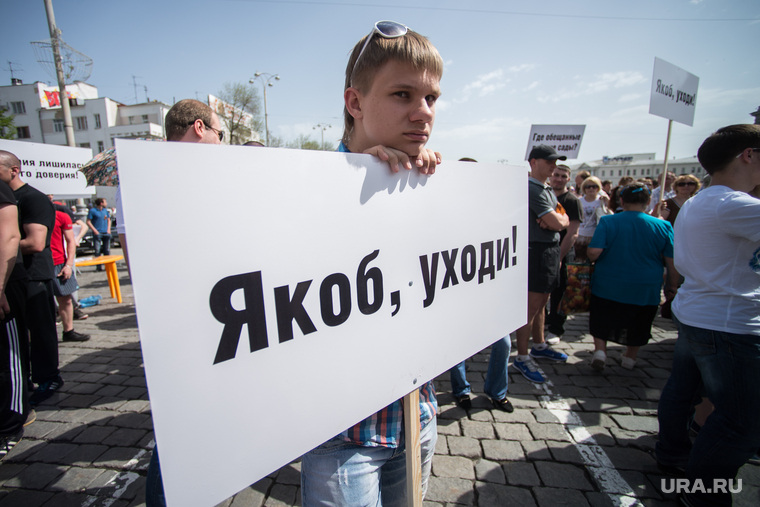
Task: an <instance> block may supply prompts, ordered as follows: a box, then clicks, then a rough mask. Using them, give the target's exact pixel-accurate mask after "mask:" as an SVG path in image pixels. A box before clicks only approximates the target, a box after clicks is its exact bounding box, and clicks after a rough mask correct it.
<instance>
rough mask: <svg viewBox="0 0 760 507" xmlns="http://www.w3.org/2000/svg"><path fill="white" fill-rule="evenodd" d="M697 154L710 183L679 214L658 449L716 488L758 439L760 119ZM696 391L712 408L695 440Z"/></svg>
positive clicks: (666, 461)
mask: <svg viewBox="0 0 760 507" xmlns="http://www.w3.org/2000/svg"><path fill="white" fill-rule="evenodd" d="M697 156H698V158H699V162H700V164H702V167H704V168H705V170H706V171H707V172H708V173H709V174H710V175H711V177H712V183H711V185H710V186H709V187H707V188H706V189H704V190H702V191H701V192H699V193H698V194H697V195H695V196H694V197H692V198H691V199H689V200H688V201H686V202H685V203H684V205H683V207H682V208H681V211H680V212H679V214H678V220H677V221H676V223H675V242H674V261H675V266H676V269H677V270H678V272H679V273H680V274H681V275H683V276H684V277H685V281H684V283H683V285H682V286H681V287H680V288H678V289H677V294H676V295H675V299H674V300H673V304H672V312H673V315H674V319H673V320H674V321H675V323H676V324H677V326H678V340H677V341H676V345H675V350H674V352H673V368H672V370H671V373H670V378H669V379H668V381H667V383H666V385H665V387H664V389H663V390H662V395H661V397H660V402H659V406H658V410H657V416H658V419H659V423H660V434H659V440H658V442H657V445H656V447H655V452H656V457H657V461H658V463H659V464H660V466H661V467H662V468H663V470H665V471H667V472H670V473H674V474H682V475H685V477H686V479H688V480H689V481H690V482H689V484H691V485H692V486H693V485H694V484H695V482H696V481H697V479H699V480H700V481H702V483H703V484H704V485H705V486H706V488H707V490H708V491H710V489H711V488H712V486H713V485H714V484H717V482H715V481H723V484H726V481H728V480H731V479H734V478H735V477H736V474H737V472H738V470H739V468H740V467H741V466H742V465H743V464H744V463H745V462H746V461H747V459H749V458H750V457H752V456H753V455H754V454H755V453H756V452H757V450H758V448H760V199H757V198H756V197H754V196H752V195H749V193H750V192H752V191H753V189H756V188H757V187H758V185H760V125H731V126H728V127H724V128H721V129H719V130H718V131H717V132H715V133H714V134H712V135H711V136H710V137H708V138H707V139H706V140H705V141H704V142H703V143H702V146H701V147H700V148H699V151H698V153H697ZM670 291H671V292H675V289H670ZM671 295H672V294H671ZM699 396H706V397H707V398H709V399H710V401H712V402H713V404H714V405H715V410H714V412H713V413H712V414H710V416H709V417H708V418H707V420H706V422H705V423H704V425H703V426H702V428H701V429H700V430H699V433H698V434H697V438H696V440H694V442H693V443H692V441H691V439H690V437H689V433H688V428H689V420H690V418H691V416H692V414H693V412H694V404H695V403H696V402H697V400H698V399H699ZM703 491H704V489H703ZM682 503H683V504H684V505H690V506H706V505H710V506H714V505H715V506H728V505H731V494H730V492H727V491H726V490H725V489H723V490H720V488H715V489H713V491H712V493H706V492H705V493H700V492H691V493H686V494H684V495H683V498H682Z"/></svg>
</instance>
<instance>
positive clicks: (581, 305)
mask: <svg viewBox="0 0 760 507" xmlns="http://www.w3.org/2000/svg"><path fill="white" fill-rule="evenodd" d="M593 272H594V266H592V265H591V263H590V262H570V263H568V264H567V287H566V288H565V293H564V294H563V295H562V301H560V304H559V311H560V312H561V313H563V314H564V315H570V314H573V313H583V312H587V311H589V306H591V274H592V273H593Z"/></svg>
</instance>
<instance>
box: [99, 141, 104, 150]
mask: <svg viewBox="0 0 760 507" xmlns="http://www.w3.org/2000/svg"><path fill="white" fill-rule="evenodd" d="M104 150H105V146H104V145H103V141H98V153H100V152H101V151H104Z"/></svg>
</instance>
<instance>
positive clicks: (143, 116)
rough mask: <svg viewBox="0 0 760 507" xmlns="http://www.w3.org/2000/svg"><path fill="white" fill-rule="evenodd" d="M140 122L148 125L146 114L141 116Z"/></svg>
mask: <svg viewBox="0 0 760 507" xmlns="http://www.w3.org/2000/svg"><path fill="white" fill-rule="evenodd" d="M142 122H143V123H148V115H147V114H144V115H142Z"/></svg>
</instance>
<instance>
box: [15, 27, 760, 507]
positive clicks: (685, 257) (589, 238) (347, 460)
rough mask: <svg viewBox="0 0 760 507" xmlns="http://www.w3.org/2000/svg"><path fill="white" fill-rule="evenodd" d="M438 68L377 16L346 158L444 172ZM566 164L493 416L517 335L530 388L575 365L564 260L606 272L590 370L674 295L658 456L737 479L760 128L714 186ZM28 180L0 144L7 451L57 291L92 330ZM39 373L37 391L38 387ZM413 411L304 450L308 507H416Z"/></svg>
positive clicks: (418, 40)
mask: <svg viewBox="0 0 760 507" xmlns="http://www.w3.org/2000/svg"><path fill="white" fill-rule="evenodd" d="M442 72H443V61H442V59H441V56H440V55H439V53H438V51H437V50H436V48H435V47H434V46H433V45H432V44H431V43H430V42H429V41H428V39H426V38H425V37H423V36H421V35H419V34H418V33H416V32H414V31H412V30H410V29H408V28H407V27H406V26H404V25H402V24H399V23H395V22H378V23H376V24H375V26H374V27H373V30H372V31H371V32H370V33H369V35H367V36H366V37H363V38H362V39H361V40H359V41H358V42H357V43H356V45H355V46H354V48H353V51H352V52H351V55H350V57H349V61H348V64H347V67H346V73H345V86H344V91H343V94H344V120H345V121H344V135H343V138H342V141H341V143H340V146H339V151H342V152H352V153H365V154H371V155H373V156H375V157H377V158H379V159H380V160H382V161H384V162H386V163H387V164H388V166H389V168H390V170H392V171H394V172H396V171H399V170H403V169H405V170H413V169H416V170H419V171H420V172H421V173H423V174H427V175H432V174H434V173H435V171H436V167H437V166H438V165H439V164H440V163H441V155H440V153H438V152H434V151H432V150H431V149H429V148H427V146H426V145H427V141H428V139H429V137H430V134H431V132H432V127H433V123H434V119H435V103H436V100H437V99H438V97H439V95H440V93H441V91H440V86H439V83H440V79H441V76H442ZM399 76H403V77H404V79H403V81H402V82H400V81H399V79H398V77H399ZM165 126H166V131H167V140H168V141H173V142H192V143H208V144H220V143H221V141H222V139H223V136H224V132H223V131H222V129H221V124H220V121H219V118H218V117H217V115H216V113H215V112H214V111H213V110H212V109H211V108H210V107H209V106H207V105H205V104H203V103H201V102H198V101H196V100H192V99H186V100H181V101H179V102H178V103H176V104H175V105H174V106H173V107H172V108H171V110H170V111H169V112H168V114H167V117H166V121H165ZM470 160H472V159H470ZM564 160H566V157H565V156H564V155H560V154H558V153H557V152H556V150H555V149H554V148H552V147H551V146H547V145H539V146H536V147H534V148H533V149H532V151H531V152H530V154H529V157H528V163H529V165H530V177H529V181H528V208H529V210H528V214H529V223H528V228H529V230H528V283H527V295H526V296H527V308H528V315H527V316H526V324H525V325H524V326H522V327H520V328H519V329H517V330H515V332H514V333H513V335H512V336H511V337H510V336H504V337H502V338H500V339H499V340H498V341H497V342H496V343H495V344H494V346H493V347H492V349H491V359H490V362H489V368H488V372H487V374H486V383H485V390H486V394H487V395H488V396H489V398H490V399H491V401H492V403H493V407H494V408H495V409H498V410H503V411H505V412H508V413H509V412H512V411H513V410H514V408H513V406H512V404H511V403H510V401H509V400H508V399H507V392H508V383H509V377H508V374H507V366H508V361H509V356H510V352H511V350H510V348H511V342H512V340H514V342H515V343H516V348H517V353H516V355H515V357H514V359H513V362H512V367H513V368H514V369H515V370H516V371H517V372H518V373H520V374H521V375H522V376H523V377H525V378H526V379H527V380H529V381H531V382H534V383H544V382H546V380H547V379H546V377H545V376H544V374H542V372H541V371H540V370H539V368H538V367H537V365H536V362H535V361H536V360H541V361H554V362H565V361H567V359H568V356H567V355H566V354H564V353H563V352H561V351H559V350H555V349H554V348H553V346H556V345H557V344H558V343H560V341H561V339H562V335H563V334H564V324H565V319H566V318H567V316H566V315H565V314H563V312H562V310H561V308H560V304H559V303H560V301H561V299H562V297H563V294H564V292H565V286H564V285H565V284H566V279H567V266H568V264H570V263H577V262H585V263H588V264H593V267H594V271H593V277H592V280H591V295H590V302H589V304H590V315H589V333H590V334H591V336H592V337H593V341H594V349H595V351H594V353H593V355H592V357H591V358H590V365H591V367H592V368H593V369H595V370H597V371H603V370H604V368H605V367H606V365H607V362H608V358H607V344H608V342H614V343H617V344H620V345H623V346H625V351H624V353H623V355H622V358H621V365H622V367H624V368H627V369H633V368H635V367H636V361H637V351H638V350H639V348H640V347H642V346H645V345H646V344H647V342H648V341H649V339H650V338H651V329H652V324H653V320H654V317H655V315H656V314H657V312H658V309H659V308H660V305H661V303H663V300H664V301H666V302H671V301H672V312H673V314H674V321H675V322H676V324H677V326H678V329H679V338H678V341H677V344H676V350H675V357H674V363H673V370H672V374H671V376H670V378H669V380H668V383H667V385H666V387H665V389H664V390H663V395H662V399H661V402H660V407H659V420H660V439H659V441H658V444H657V459H658V462H659V463H660V464H661V465H662V466H663V468H664V469H667V470H670V471H672V472H674V473H679V474H682V475H684V476H685V477H687V478H688V479H691V480H695V479H702V480H705V481H707V480H711V479H714V478H720V479H730V478H733V477H735V475H736V472H737V470H738V468H739V467H740V466H741V465H742V463H744V462H745V461H746V460H747V459H748V458H749V457H750V456H752V455H753V454H754V453H755V452H757V450H758V448H760V431H758V430H760V428H758V424H760V413H759V412H760V399H758V397H760V391H759V390H758V388H757V385H758V382H756V381H757V380H758V379H757V372H758V371H760V369H758V366H759V364H758V362H759V361H760V198H759V197H760V192H759V190H758V189H760V126H752V125H734V126H730V127H725V128H723V129H720V130H719V131H717V132H716V133H715V134H713V135H712V136H710V137H709V138H708V139H707V140H706V141H705V142H704V143H703V145H702V147H701V148H700V150H699V160H700V163H701V164H702V166H703V167H704V168H705V170H706V171H707V172H708V173H709V174H710V176H711V179H712V181H711V184H710V186H709V187H706V188H704V187H703V186H702V183H701V182H700V181H699V180H698V179H697V178H696V177H694V176H693V175H682V176H678V177H675V175H673V174H672V173H667V174H666V178H665V180H664V184H662V185H657V184H656V183H654V182H653V181H651V180H639V181H634V180H633V178H629V177H626V178H622V179H621V180H620V181H619V184H618V186H616V187H614V188H612V182H610V181H601V180H600V179H599V178H597V177H595V176H592V175H590V174H589V173H588V172H587V171H586V172H580V173H578V174H577V175H576V179H575V185H574V186H573V187H570V186H569V183H570V181H571V169H570V168H569V167H568V166H566V165H562V164H560V165H558V164H557V161H564ZM473 161H474V160H473ZM19 171H20V163H19V161H18V159H17V158H16V157H15V156H14V155H13V154H12V153H9V152H5V151H0V289H2V290H1V291H0V317H3V326H2V336H0V339H1V341H2V347H3V349H2V354H3V361H4V363H3V371H16V370H17V369H16V367H17V366H18V371H20V372H22V374H21V375H20V376H19V377H18V378H15V377H14V378H13V379H11V381H9V382H6V383H4V384H3V386H2V389H3V390H4V391H3V404H2V406H0V410H2V420H1V421H0V435H2V436H3V438H4V440H3V445H4V446H5V448H6V449H7V448H8V446H9V445H11V444H12V443H13V439H14V438H17V436H18V435H19V434H20V432H21V431H23V425H24V424H25V423H26V422H27V420H28V416H29V410H28V407H27V406H26V405H25V403H26V400H29V399H30V394H31V402H32V404H34V403H35V401H36V402H39V401H40V400H42V399H45V397H48V396H50V395H51V394H52V393H53V392H55V390H56V389H57V388H59V387H60V386H61V385H62V384H63V379H62V378H61V376H60V372H59V370H58V349H57V343H58V342H57V332H56V324H55V316H54V314H55V306H54V296H55V299H57V301H58V311H59V314H60V315H61V320H62V322H63V326H64V332H63V340H84V339H87V338H88V337H87V336H86V335H81V334H79V333H76V332H75V331H74V330H73V324H72V321H73V317H72V312H73V310H72V309H73V307H74V303H73V298H72V294H73V293H74V292H75V290H76V279H75V277H74V273H73V258H74V256H75V247H74V249H72V245H75V244H76V238H74V235H73V233H72V221H73V220H72V217H70V216H68V213H67V212H65V211H64V210H58V211H56V209H55V208H54V207H53V205H52V203H51V202H50V199H47V198H46V197H45V196H44V195H42V194H41V193H39V192H38V191H36V190H35V189H33V188H31V187H29V185H26V184H25V183H24V182H23V181H21V179H20V174H19ZM119 206H120V198H119V196H118V195H117V208H118V207H119ZM120 225H121V227H122V228H121V229H120V230H119V231H117V232H118V233H119V234H120V237H122V238H121V239H122V245H123V247H124V249H125V254H127V250H126V246H127V242H126V236H124V229H123V224H120ZM82 226H84V224H82ZM86 227H89V228H90V229H91V230H92V231H93V234H94V235H95V244H96V252H97V254H108V247H109V245H110V241H109V239H110V236H111V234H112V231H111V220H110V216H109V212H108V209H107V202H106V201H105V200H103V199H99V200H96V202H95V206H94V207H93V208H92V209H91V210H90V212H89V214H88V218H87V224H86ZM64 240H65V242H64ZM64 245H66V247H65V248H64ZM51 250H52V253H51ZM663 295H664V297H663ZM547 327H548V329H546V328H547ZM27 329H28V332H27V331H26V330H27ZM29 336H31V338H32V339H31V348H30V344H29ZM27 351H30V357H28V358H27V357H26V355H27ZM13 361H15V362H16V363H14V364H11V362H13ZM465 369H466V368H465V362H462V363H460V364H459V365H457V366H455V367H454V368H453V369H452V370H451V372H450V375H451V384H452V390H453V391H454V393H453V394H454V397H455V400H456V402H457V404H459V405H460V406H461V407H462V408H464V409H465V410H469V409H471V401H470V393H471V386H470V384H469V383H468V382H467V379H466V374H465ZM30 371H31V380H32V381H33V382H34V383H36V384H37V385H38V387H37V389H36V390H34V392H32V393H29V392H28V389H29V386H30V384H29V381H28V380H29V372H30ZM16 393H18V396H15V394H16ZM419 395H420V396H419V398H420V406H419V411H420V420H419V428H420V444H421V445H420V447H421V463H422V469H421V492H420V493H421V494H422V495H423V496H424V493H425V490H426V486H427V482H428V477H429V475H430V470H431V463H432V456H433V452H434V449H435V444H436V439H437V426H436V413H437V410H438V407H437V400H436V394H435V390H434V387H433V384H432V382H428V383H426V384H425V385H423V386H421V387H420V388H419ZM6 400H7V401H6ZM11 400H12V401H11ZM707 400H709V402H710V403H711V404H710V407H711V410H712V413H710V414H709V416H707V417H705V418H704V419H702V420H701V424H700V431H699V433H698V435H697V437H696V440H694V441H693V442H692V441H691V440H690V438H689V435H688V432H687V430H688V427H689V422H690V419H691V418H692V417H693V415H694V411H695V406H696V405H697V404H698V403H699V402H704V403H707ZM403 419H404V413H403V409H402V404H401V401H400V400H399V401H396V402H394V403H392V404H391V405H389V406H387V407H385V408H383V409H382V410H380V411H379V412H377V413H376V414H373V415H371V416H369V417H367V418H366V419H365V420H363V421H361V422H360V423H358V424H356V425H355V426H353V427H351V428H347V429H346V430H345V431H343V432H341V433H339V434H337V435H335V437H334V438H332V439H330V440H328V441H327V442H325V443H323V444H321V445H319V446H318V447H316V448H315V449H313V450H312V451H310V452H308V453H306V454H305V455H304V456H303V457H302V462H301V495H302V505H304V506H313V505H405V504H406V493H407V491H406V490H407V484H406V457H405V453H406V449H405V445H406V441H407V439H406V438H405V435H404V426H403ZM146 497H147V498H146V501H147V504H148V505H149V506H156V505H165V498H164V494H163V485H162V478H161V472H160V463H159V458H158V448H156V449H155V450H154V452H153V458H152V460H151V464H150V468H149V471H148V482H147V487H146ZM683 501H684V502H685V503H686V505H695V506H700V505H730V496H729V497H728V498H727V497H726V495H724V494H721V493H711V494H699V493H692V494H688V495H687V496H685V497H684V499H683Z"/></svg>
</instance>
